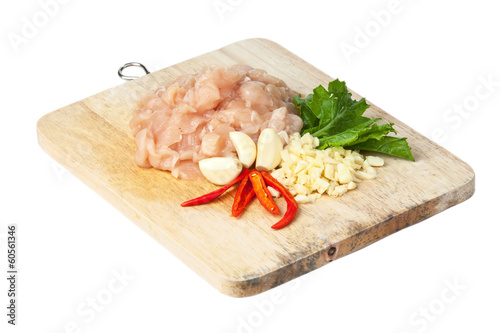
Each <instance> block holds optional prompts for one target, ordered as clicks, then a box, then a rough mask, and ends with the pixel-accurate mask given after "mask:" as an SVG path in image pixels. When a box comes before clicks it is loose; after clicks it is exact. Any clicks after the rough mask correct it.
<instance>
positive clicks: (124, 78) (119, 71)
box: [118, 62, 149, 81]
mask: <svg viewBox="0 0 500 333" xmlns="http://www.w3.org/2000/svg"><path fill="white" fill-rule="evenodd" d="M127 67H140V68H142V69H143V70H144V72H145V73H146V75H147V74H149V71H148V69H147V68H146V66H144V65H143V64H141V63H140V62H128V63H126V64H125V65H123V66H122V67H120V69H119V70H118V76H119V77H120V78H121V79H123V80H127V81H130V80H134V79H137V78H139V77H140V76H131V75H124V74H123V70H124V69H125V68H127Z"/></svg>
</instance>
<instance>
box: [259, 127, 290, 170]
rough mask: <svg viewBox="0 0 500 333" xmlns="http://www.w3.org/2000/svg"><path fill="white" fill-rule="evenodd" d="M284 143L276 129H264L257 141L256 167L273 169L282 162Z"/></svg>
mask: <svg viewBox="0 0 500 333" xmlns="http://www.w3.org/2000/svg"><path fill="white" fill-rule="evenodd" d="M282 150H283V143H282V142H281V138H280V137H279V136H278V134H277V133H276V131H275V130H274V129H272V128H266V129H264V130H263V131H262V132H261V133H260V136H259V140H258V141H257V161H256V162H255V168H256V169H257V170H259V171H261V170H266V171H271V170H273V169H274V168H276V167H277V166H278V165H279V164H280V162H281V151H282Z"/></svg>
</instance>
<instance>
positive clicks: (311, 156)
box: [271, 133, 384, 203]
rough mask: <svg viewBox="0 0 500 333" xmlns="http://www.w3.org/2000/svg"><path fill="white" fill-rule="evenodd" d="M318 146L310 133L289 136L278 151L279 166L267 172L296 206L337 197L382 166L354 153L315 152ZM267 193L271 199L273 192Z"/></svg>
mask: <svg viewBox="0 0 500 333" xmlns="http://www.w3.org/2000/svg"><path fill="white" fill-rule="evenodd" d="M318 145H319V140H318V138H315V137H313V136H312V135H311V134H305V135H304V136H302V137H301V136H300V134H299V133H295V134H293V135H292V136H291V137H290V138H289V143H288V145H287V146H286V147H285V148H284V149H283V151H282V152H281V163H280V165H279V166H278V168H276V169H275V170H274V171H273V172H272V173H271V174H272V176H273V177H274V178H276V179H277V180H278V181H279V182H280V183H282V184H283V185H285V186H286V188H287V189H288V190H289V191H290V193H291V194H292V195H294V197H295V200H297V202H298V203H307V202H314V201H315V200H316V199H318V198H319V197H321V195H322V194H323V193H326V194H328V195H331V196H334V197H338V196H341V195H343V194H345V193H346V192H347V191H348V190H353V189H355V188H356V182H359V181H361V180H363V179H373V178H375V176H376V174H377V171H376V170H375V169H374V168H373V167H374V166H382V165H384V160H383V159H382V158H380V157H375V156H367V157H366V159H365V157H364V156H363V155H361V154H360V153H358V152H357V151H352V150H346V149H344V148H342V147H338V148H333V147H332V148H327V149H325V150H318V149H315V148H316V147H317V146H318ZM271 190H273V189H271ZM271 193H272V194H273V196H275V195H276V194H277V191H274V190H273V191H271ZM278 195H279V194H278Z"/></svg>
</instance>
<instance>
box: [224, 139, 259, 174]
mask: <svg viewBox="0 0 500 333" xmlns="http://www.w3.org/2000/svg"><path fill="white" fill-rule="evenodd" d="M229 139H230V140H231V142H232V143H233V146H234V148H236V153H237V154H238V158H239V160H240V161H241V164H243V167H245V168H250V167H251V166H252V164H253V162H255V157H256V156H257V146H255V142H253V140H252V138H251V137H249V136H248V135H246V134H245V133H243V132H230V133H229Z"/></svg>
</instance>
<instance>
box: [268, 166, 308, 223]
mask: <svg viewBox="0 0 500 333" xmlns="http://www.w3.org/2000/svg"><path fill="white" fill-rule="evenodd" d="M261 175H262V177H263V178H264V179H265V181H266V183H267V184H268V185H269V186H271V187H272V188H274V189H275V190H276V191H278V192H280V193H281V195H283V197H284V198H285V200H286V212H285V215H283V218H282V219H281V220H279V221H278V222H276V224H274V225H272V226H271V228H273V229H280V228H283V227H284V226H286V225H288V224H289V223H290V222H292V220H293V218H294V217H295V215H296V214H297V210H298V208H299V205H298V204H297V201H295V198H294V197H293V195H292V194H291V193H290V192H289V191H288V190H287V189H286V187H285V186H283V184H281V183H280V182H279V181H277V180H276V179H275V178H274V177H273V176H271V174H270V173H269V172H267V171H261Z"/></svg>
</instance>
